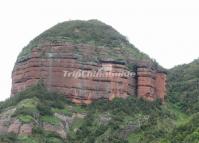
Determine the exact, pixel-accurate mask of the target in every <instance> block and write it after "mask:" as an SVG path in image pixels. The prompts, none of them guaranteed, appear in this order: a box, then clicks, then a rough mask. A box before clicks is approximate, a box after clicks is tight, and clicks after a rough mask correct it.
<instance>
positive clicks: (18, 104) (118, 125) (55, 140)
mask: <svg viewBox="0 0 199 143" xmlns="http://www.w3.org/2000/svg"><path fill="white" fill-rule="evenodd" d="M13 108H15V109H16V110H15V112H14V113H12V115H11V116H12V118H15V119H18V120H19V121H20V122H22V123H24V124H25V123H26V124H27V123H32V124H33V125H34V126H33V134H32V135H31V136H26V135H25V136H24V135H16V134H11V133H8V134H4V135H1V136H0V141H1V142H5V143H13V142H16V143H45V142H46V143H91V142H95V143H102V142H103V143H110V142H111V143H140V142H142V143H149V142H150V143H151V142H154V143H155V142H159V143H165V142H167V143H173V141H176V140H181V139H184V136H185V135H188V136H189V137H187V138H186V140H190V138H191V139H192V136H194V138H195V134H196V136H197V131H198V127H197V126H194V127H192V125H193V123H194V122H197V121H198V120H197V119H198V118H197V117H198V115H197V114H196V115H195V116H194V118H193V119H192V117H188V116H187V115H186V114H184V113H183V112H180V110H179V109H178V107H176V106H175V105H174V104H171V103H165V104H164V105H162V104H161V103H160V101H156V102H147V101H144V100H141V99H137V98H136V97H129V98H128V99H126V100H124V99H115V100H113V101H112V102H109V101H106V100H100V101H97V102H95V103H93V104H91V105H88V106H85V105H82V106H80V105H75V104H73V103H71V102H70V101H68V100H67V99H66V98H64V97H63V96H62V95H59V94H57V93H51V92H48V91H47V90H46V89H45V87H43V85H42V84H38V85H36V86H34V87H31V88H29V89H27V90H26V91H24V92H22V93H19V94H18V95H17V96H15V97H12V98H10V99H8V100H7V101H5V102H2V103H1V104H0V111H1V115H4V113H5V112H7V111H10V110H11V109H13ZM55 114H60V115H63V116H64V117H67V118H70V117H72V116H74V115H77V114H78V115H79V116H83V115H84V116H85V117H84V118H82V117H79V116H76V117H75V118H74V120H73V121H72V122H71V123H70V124H69V128H68V129H66V132H67V139H63V138H62V137H61V136H60V135H59V134H57V133H56V132H49V131H46V130H44V129H43V128H42V124H44V123H49V124H51V125H53V126H57V125H58V124H59V123H60V122H61V121H60V119H59V118H57V117H56V116H55ZM37 123H40V124H37ZM187 129H189V130H187ZM181 132H182V133H183V132H185V133H183V135H184V136H180V137H179V134H180V133H181ZM174 135H175V136H174ZM180 135H181V134H180Z"/></svg>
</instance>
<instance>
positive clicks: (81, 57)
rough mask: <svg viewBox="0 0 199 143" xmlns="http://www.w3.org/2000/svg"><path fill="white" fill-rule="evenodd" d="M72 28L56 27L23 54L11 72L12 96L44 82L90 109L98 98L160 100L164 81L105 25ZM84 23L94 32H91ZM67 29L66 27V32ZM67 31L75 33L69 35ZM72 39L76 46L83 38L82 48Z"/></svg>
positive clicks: (159, 73)
mask: <svg viewBox="0 0 199 143" xmlns="http://www.w3.org/2000/svg"><path fill="white" fill-rule="evenodd" d="M70 24H71V23H63V24H61V26H60V24H58V26H57V27H56V26H55V27H53V28H52V29H50V30H48V31H46V32H44V33H43V34H41V35H40V36H39V37H37V38H36V39H34V40H33V41H31V43H30V44H29V45H28V46H27V47H26V48H24V49H23V51H22V53H21V54H20V55H19V57H18V60H17V62H16V64H15V67H14V69H13V73H12V96H14V95H15V94H16V93H18V92H20V91H23V90H25V89H26V88H27V87H29V86H31V85H34V84H36V83H37V82H38V81H39V80H43V82H44V84H45V86H46V87H47V88H48V89H49V90H53V91H58V92H61V93H63V94H64V95H65V96H66V97H68V98H70V99H71V100H72V101H73V102H75V103H86V104H89V103H91V102H92V101H93V100H97V99H108V100H112V99H113V98H115V97H122V98H126V97H128V96H130V95H131V96H136V95H138V96H139V97H143V98H145V99H148V100H154V99H156V98H161V99H164V96H165V81H166V76H165V74H164V73H163V72H159V70H158V69H157V68H154V67H153V62H152V61H151V59H150V58H148V56H147V55H145V54H143V53H141V52H139V50H137V49H136V48H135V47H134V46H132V45H131V44H129V43H128V41H126V40H125V39H124V37H123V36H121V35H120V34H119V33H117V32H116V31H115V30H114V29H112V28H111V27H110V26H107V25H105V24H103V23H98V22H97V23H96V22H94V23H93V21H92V22H90V21H89V22H80V23H79V22H75V24H74V23H73V25H75V26H73V27H72V28H71V25H70ZM87 24H90V25H89V27H94V29H89V28H88V26H87ZM68 25H70V28H66V27H69V26H68ZM60 27H62V28H63V27H64V28H65V29H61V30H60ZM82 27H83V28H82ZM71 29H72V30H71ZM85 29H86V30H87V31H86V30H85ZM96 29H99V30H98V31H96ZM64 30H65V31H64ZM90 30H92V32H93V33H92V34H91V35H89V34H88V32H91V31H90ZM68 31H70V32H73V34H71V35H69V34H70V33H69V32H68ZM101 31H102V32H101ZM107 31H109V33H108V34H106V33H105V32H107ZM86 32H87V34H85V33H86ZM49 33H50V34H49ZM51 33H53V34H51ZM54 33H56V34H54ZM57 33H59V34H57ZM60 33H62V34H61V35H60ZM63 33H64V34H65V35H67V37H62V38H63V39H70V41H69V42H68V41H63V39H62V40H61V41H60V36H63ZM110 33H112V35H110ZM49 35H50V36H49ZM65 35H64V36H65ZM96 35H97V37H96ZM107 35H108V36H107ZM49 37H50V38H49ZM57 37H59V40H57V39H58V38H57ZM68 37H69V38H68ZM74 37H75V39H76V40H77V39H78V41H81V40H82V39H83V40H82V41H83V43H80V44H79V43H77V42H74V40H73V41H71V38H73V39H74ZM92 37H96V38H95V39H92V40H91V41H95V43H97V44H91V42H90V41H87V40H88V39H89V40H90V39H91V38H92ZM52 38H53V39H54V41H53V42H52ZM104 38H107V39H109V40H107V39H105V40H104ZM49 39H51V40H49ZM99 39H100V40H99ZM55 41H56V42H55ZM115 41H117V42H115ZM118 41H119V43H118ZM102 42H103V43H102ZM102 44H104V46H101V45H102ZM33 45H34V46H33ZM109 46H110V47H109ZM140 61H147V63H149V66H145V67H144V68H143V67H142V68H141V67H140V65H139V62H140ZM129 67H130V68H129ZM131 67H134V69H132V68H131ZM82 73H84V74H82Z"/></svg>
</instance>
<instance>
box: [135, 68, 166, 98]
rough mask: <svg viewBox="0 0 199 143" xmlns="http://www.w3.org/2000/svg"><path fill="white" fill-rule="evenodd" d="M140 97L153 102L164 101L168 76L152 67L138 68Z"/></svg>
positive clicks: (138, 92)
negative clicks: (158, 99)
mask: <svg viewBox="0 0 199 143" xmlns="http://www.w3.org/2000/svg"><path fill="white" fill-rule="evenodd" d="M137 94H138V97H142V98H144V99H147V100H150V101H153V100H155V99H157V98H160V99H161V100H162V101H164V97H165V95H166V74H165V73H164V72H160V71H157V70H153V69H152V68H151V67H147V66H145V67H143V66H141V67H138V69H137Z"/></svg>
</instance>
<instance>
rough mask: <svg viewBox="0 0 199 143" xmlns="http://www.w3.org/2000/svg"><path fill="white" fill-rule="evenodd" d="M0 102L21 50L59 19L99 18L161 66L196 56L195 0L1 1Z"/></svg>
mask: <svg viewBox="0 0 199 143" xmlns="http://www.w3.org/2000/svg"><path fill="white" fill-rule="evenodd" d="M0 19H1V22H0V46H1V56H0V101H1V100H4V99H6V98H8V97H9V95H10V89H11V72H12V69H13V66H14V63H15V61H16V58H17V55H18V54H19V52H20V51H21V49H22V48H23V47H24V46H25V45H27V44H28V42H29V41H30V40H32V39H33V38H34V37H36V36H37V35H38V34H40V33H41V32H43V31H44V30H46V29H48V28H50V27H51V26H53V25H55V24H57V23H58V22H62V21H67V20H75V19H82V20H87V19H99V20H101V21H103V22H105V23H107V24H109V25H112V26H113V27H114V28H116V29H117V30H118V31H119V32H120V33H122V34H123V35H125V36H127V37H128V39H129V40H130V41H131V43H133V44H134V45H135V46H136V47H137V48H139V49H140V50H141V51H143V52H145V53H147V54H148V55H149V56H151V57H152V58H154V59H156V60H157V61H158V62H159V63H160V64H161V65H162V66H164V67H165V68H171V67H173V66H175V65H178V64H183V63H188V62H191V61H192V60H193V59H196V58H198V57H199V54H198V53H199V3H198V1H197V0H195V1H194V0H0Z"/></svg>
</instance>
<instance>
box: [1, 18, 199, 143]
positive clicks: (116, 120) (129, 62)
mask: <svg viewBox="0 0 199 143" xmlns="http://www.w3.org/2000/svg"><path fill="white" fill-rule="evenodd" d="M99 69H100V71H101V70H105V71H104V72H105V73H106V72H108V73H117V72H124V71H129V72H131V73H133V76H131V77H125V76H122V77H119V78H118V77H117V78H116V77H112V78H107V77H106V78H102V79H101V78H93V77H92V78H91V79H90V77H89V78H88V77H86V78H85V77H79V76H77V77H75V78H74V77H72V78H71V77H67V78H65V77H64V76H63V75H64V73H63V71H65V70H67V71H68V72H70V71H76V70H83V71H84V70H87V71H98V70H99ZM198 70H199V60H198V59H197V60H195V61H193V62H192V63H190V64H186V65H179V66H177V67H174V68H172V69H170V70H168V71H167V72H166V71H165V70H164V69H163V68H162V67H161V66H160V65H158V64H157V63H156V62H155V61H154V60H151V59H150V58H149V57H148V56H147V55H146V54H143V53H142V52H140V51H139V50H138V49H136V48H135V47H134V46H133V45H132V44H130V43H129V42H128V40H127V39H126V38H125V37H124V36H122V35H121V34H120V33H118V32H117V31H116V30H114V29H113V28H112V27H111V26H108V25H106V24H104V23H102V22H100V21H98V20H89V21H68V22H63V23H60V24H57V25H55V26H54V27H52V28H50V29H49V30H47V31H45V32H44V33H42V34H41V35H39V36H38V37H36V38H35V39H33V40H32V41H31V42H30V44H28V45H27V46H26V47H25V48H24V49H23V50H22V52H21V53H20V55H19V56H18V58H17V61H16V64H15V67H14V69H13V73H12V80H13V82H12V96H11V97H10V98H9V99H7V100H6V101H4V102H1V103H0V142H1V143H102V142H103V143H198V141H199V113H198V111H199V110H198V105H199V104H198V101H199V100H198V95H199V94H198V91H199V90H198V86H197V83H198V82H197V80H198V78H199V76H198V73H199V72H198ZM166 73H167V75H168V76H167V77H168V81H167V91H166V89H165V86H166V85H165V84H166ZM166 92H167V96H166V98H165V93H166ZM151 101H153V102H151Z"/></svg>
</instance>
